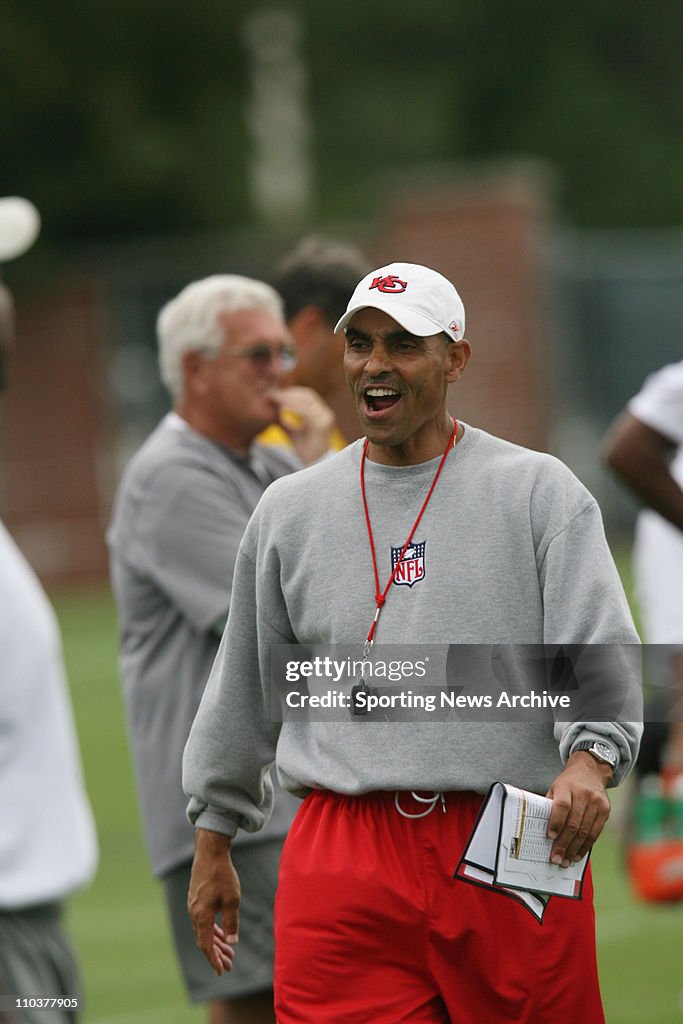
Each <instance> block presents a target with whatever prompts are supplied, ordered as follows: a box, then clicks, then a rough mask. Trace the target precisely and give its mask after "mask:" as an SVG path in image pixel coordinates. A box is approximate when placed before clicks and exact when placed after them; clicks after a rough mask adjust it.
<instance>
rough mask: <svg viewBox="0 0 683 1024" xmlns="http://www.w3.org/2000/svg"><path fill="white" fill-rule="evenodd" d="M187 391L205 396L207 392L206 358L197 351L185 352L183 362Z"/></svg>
mask: <svg viewBox="0 0 683 1024" xmlns="http://www.w3.org/2000/svg"><path fill="white" fill-rule="evenodd" d="M181 366H182V370H183V380H184V381H185V391H186V392H187V393H189V394H199V395H201V394H204V391H205V390H206V385H205V380H206V375H205V368H206V356H205V355H204V353H202V352H198V351H197V350H196V349H192V350H190V351H189V352H184V353H183V357H182V360H181Z"/></svg>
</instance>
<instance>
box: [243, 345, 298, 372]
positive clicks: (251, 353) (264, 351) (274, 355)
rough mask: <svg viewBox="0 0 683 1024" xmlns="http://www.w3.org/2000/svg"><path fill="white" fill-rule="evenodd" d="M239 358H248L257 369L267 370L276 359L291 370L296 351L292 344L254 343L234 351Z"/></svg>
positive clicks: (294, 361) (286, 368)
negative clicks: (271, 345)
mask: <svg viewBox="0 0 683 1024" xmlns="http://www.w3.org/2000/svg"><path fill="white" fill-rule="evenodd" d="M232 354H233V355H234V356H237V358H238V359H248V360H249V362H250V363H251V364H252V366H254V367H256V369H257V370H266V369H268V367H269V366H270V364H271V362H272V361H273V360H274V359H277V360H279V361H280V364H281V365H282V368H283V370H291V368H292V367H293V366H294V364H295V363H296V352H295V351H294V349H293V348H292V346H291V345H276V346H275V347H274V348H271V347H270V345H252V346H251V347H250V348H243V349H238V350H237V351H236V352H233V353H232Z"/></svg>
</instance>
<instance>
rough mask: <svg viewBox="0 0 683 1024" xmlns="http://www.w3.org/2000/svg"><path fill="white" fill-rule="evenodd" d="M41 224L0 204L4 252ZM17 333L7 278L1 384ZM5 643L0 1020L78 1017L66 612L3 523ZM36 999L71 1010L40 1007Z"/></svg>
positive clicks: (77, 789) (73, 756) (79, 834)
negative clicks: (69, 910) (71, 903)
mask: <svg viewBox="0 0 683 1024" xmlns="http://www.w3.org/2000/svg"><path fill="white" fill-rule="evenodd" d="M38 223H39V222H38V217H37V213H36V211H35V209H34V207H33V206H32V205H31V204H29V203H28V202H27V201H26V200H19V199H16V198H14V197H12V198H11V199H3V200H0V258H2V259H3V260H7V259H11V258H13V257H14V256H19V255H21V253H22V252H23V251H25V249H26V248H28V246H30V245H31V244H32V241H33V239H34V238H35V235H36V234H37V228H38ZM12 333H13V316H12V299H11V295H10V293H9V290H8V289H7V288H6V287H5V286H4V285H2V283H1V282H0V382H1V381H3V380H4V377H5V374H4V372H3V370H4V363H3V356H4V355H5V354H6V353H7V351H8V349H9V346H10V343H11V340H12ZM0 651H2V658H1V659H0V806H2V808H3V825H2V829H0V995H1V996H2V1001H1V1002H0V1019H3V1021H11V1022H12V1024H14V1022H15V1021H16V1022H19V1021H21V1022H22V1024H23V1022H29V1024H66V1022H67V1021H68V1022H70V1024H72V1022H73V1021H75V1020H77V1019H78V1011H77V1004H78V1003H81V996H80V977H79V974H80V972H79V967H78V962H77V958H76V955H75V952H74V950H73V947H72V945H71V941H70V938H69V935H68V933H67V931H66V929H65V928H64V925H63V923H62V909H63V903H64V900H65V899H66V897H67V896H69V895H70V894H71V893H73V892H74V891H75V890H76V889H78V888H80V887H81V886H83V885H85V884H86V883H87V882H88V881H90V879H91V878H92V877H93V875H94V872H95V868H96V864H97V842H96V837H95V826H94V822H93V817H92V813H91V809H90V805H89V803H88V798H87V795H86V791H85V786H84V782H83V777H82V773H81V762H80V755H79V750H78V741H77V738H76V731H75V727H74V721H73V713H72V709H71V704H70V699H69V692H68V687H67V683H66V677H65V672H64V664H63V659H62V651H61V640H60V636H59V629H58V626H57V620H56V617H55V614H54V611H53V610H52V607H51V605H50V603H49V601H48V599H47V597H46V596H45V593H44V591H43V589H42V587H41V585H40V583H39V582H38V579H37V578H36V576H35V574H34V573H33V571H32V569H31V567H30V566H29V564H28V562H27V561H26V559H25V558H24V556H23V555H22V554H21V552H20V551H19V548H18V547H17V545H16V544H15V543H14V541H13V540H12V538H11V537H10V535H9V533H8V532H7V530H6V529H5V527H4V526H3V525H2V523H0ZM35 997H48V998H50V999H55V1000H61V1001H62V1006H54V1007H47V1008H46V1007H40V1008H38V1007H36V1006H35ZM31 1003H33V1004H34V1005H31ZM3 1012H4V1017H1V1014H2V1013H3Z"/></svg>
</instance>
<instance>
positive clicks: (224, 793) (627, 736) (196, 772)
mask: <svg viewBox="0 0 683 1024" xmlns="http://www.w3.org/2000/svg"><path fill="white" fill-rule="evenodd" d="M361 452H362V442H356V443H355V444H353V445H350V446H349V447H348V448H347V449H345V450H344V451H343V452H340V453H339V454H338V455H337V456H335V457H334V458H332V459H330V460H328V461H326V462H323V463H321V464H318V465H316V466H313V467H311V468H309V469H307V470H304V471H302V472H301V473H297V474H295V475H293V476H290V477H286V478H284V479H282V480H279V481H276V482H275V483H274V484H272V485H271V487H270V488H269V489H268V491H267V492H266V493H265V495H264V496H263V498H262V499H261V501H260V503H259V505H258V507H257V509H256V511H255V513H254V515H253V517H252V519H251V521H250V523H249V526H248V527H247V530H246V532H245V535H244V538H243V541H242V544H241V547H240V552H239V555H238V560H237V565H236V569H235V579H234V585H233V598H232V604H231V609H230V617H229V621H228V625H227V628H226V632H225V634H224V636H223V639H222V642H221V646H220V649H219V652H218V655H217V658H216V662H215V664H214V666H213V669H212V672H211V676H210V679H209V682H208V685H207V687H206V690H205V693H204V697H203V699H202V702H201V706H200V708H199V711H198V714H197V717H196V719H195V722H194V725H193V727H192V730H191V733H190V737H189V740H188V743H187V746H186V748H185V755H184V762H183V785H184V789H185V791H186V793H187V794H188V795H189V796H190V797H191V800H190V805H189V808H188V814H189V817H190V820H191V821H193V822H194V823H195V824H196V825H197V826H198V827H201V828H206V829H210V830H213V831H217V832H221V833H224V834H226V835H234V834H235V832H236V830H237V829H238V828H243V829H246V830H247V831H253V830H257V829H259V828H261V827H262V826H263V824H264V822H265V821H266V820H267V818H268V815H269V813H270V807H271V799H272V794H271V791H270V783H269V781H268V779H267V777H266V775H265V772H264V769H265V767H266V766H267V765H269V764H271V763H272V762H273V761H274V760H275V762H276V764H277V770H278V775H279V778H280V780H281V782H282V784H283V786H284V787H285V789H288V790H290V791H291V792H294V793H298V794H305V793H306V792H307V791H308V790H310V789H311V788H324V789H330V790H333V791H336V792H340V793H347V794H358V793H363V792H369V791H372V790H396V789H404V790H406V789H407V790H410V789H413V790H430V791H432V790H433V791H447V790H459V789H463V790H475V791H477V792H485V791H486V790H487V789H488V787H489V785H490V784H491V783H492V782H493V781H495V780H498V779H499V780H502V781H504V782H510V783H512V784H514V785H517V786H521V787H523V788H526V789H530V790H533V791H535V792H541V793H544V792H545V791H546V790H547V789H548V787H549V786H550V785H551V783H552V781H553V779H554V778H555V777H556V776H557V775H558V774H559V772H560V771H561V770H562V766H563V763H564V761H566V758H567V757H568V756H569V754H570V753H571V751H572V748H573V747H574V745H575V744H576V743H578V742H580V741H582V740H586V739H594V738H603V739H607V740H608V741H609V742H610V743H611V744H612V746H613V747H614V748H615V749H616V750H617V751H618V755H619V765H618V768H617V772H616V774H615V782H616V781H619V779H620V778H621V777H623V775H624V774H625V772H626V771H627V770H628V768H629V766H630V765H631V763H632V761H633V759H634V757H635V755H636V752H637V746H638V740H639V736H640V726H639V725H638V724H636V723H635V722H630V723H629V722H626V723H624V722H619V723H617V722H605V721H571V722H561V721H553V720H550V721H547V720H524V721H517V722H514V723H513V722H510V721H505V722H503V721H500V720H499V721H494V720H487V719H485V718H483V719H482V720H481V721H479V722H477V723H476V725H473V724H472V723H471V722H461V721H454V720H447V721H434V720H432V721H424V720H420V721H409V722H395V721H394V722H387V721H370V720H365V719H363V718H354V717H352V716H351V715H350V714H349V715H348V716H341V718H340V716H336V717H335V719H334V720H331V721H330V720H316V719H315V716H310V717H309V719H307V720H299V719H296V717H295V718H294V720H289V719H286V720H285V721H284V723H282V722H279V721H277V720H274V718H275V716H273V714H272V710H271V708H272V705H271V679H270V670H269V665H270V654H271V647H272V645H275V644H306V645H330V644H353V645H354V647H355V649H357V651H358V657H359V658H360V657H361V656H362V648H363V643H364V640H365V637H366V636H367V633H368V629H369V626H370V623H371V622H372V619H373V616H374V613H375V600H374V594H375V583H374V575H373V569H372V560H371V554H370V546H369V542H368V535H367V529H366V523H365V518H364V513H363V504H362V499H361V492H360V484H359V469H360V459H361ZM437 465H438V460H433V461H430V462H428V463H422V464H419V465H415V466H407V467H393V466H384V465H379V464H377V463H372V462H370V461H366V464H365V481H366V492H367V500H368V506H369V512H370V518H371V522H372V530H373V534H374V542H375V549H376V552H377V563H378V575H379V579H380V585H381V587H382V588H383V587H384V585H385V583H386V582H387V580H388V579H389V577H390V575H391V571H392V568H393V566H392V554H391V552H392V548H394V549H395V548H398V549H399V550H400V548H401V547H402V546H403V544H404V542H405V541H406V539H407V537H408V534H409V531H410V528H411V526H412V525H413V522H414V520H415V517H416V515H417V513H418V511H419V509H420V507H421V505H422V502H423V501H424V498H425V496H426V493H427V490H428V488H429V485H430V484H431V481H432V479H433V477H434V473H435V471H436V468H437ZM418 545H424V547H421V546H420V547H418ZM414 546H415V548H416V555H417V556H418V561H417V562H416V564H417V565H418V569H417V570H416V573H415V576H416V580H415V582H414V585H412V586H408V585H396V584H394V585H392V586H391V587H390V588H389V592H388V595H387V598H386V602H385V604H384V606H383V609H382V613H381V618H380V622H379V627H378V632H377V637H376V640H377V643H376V645H375V651H377V650H380V649H381V645H383V644H398V643H406V642H411V643H415V644H420V645H470V644H496V645H497V644H513V645H514V644H568V645H573V644H577V645H584V644H586V645H587V644H601V645H633V644H638V642H639V641H638V637H637V634H636V632H635V629H634V626H633V623H632V620H631V616H630V613H629V610H628V606H627V602H626V599H625V596H624V593H623V590H622V587H621V584H620V581H619V577H618V575H617V572H616V568H615V566H614V563H613V561H612V557H611V555H610V552H609V549H608V546H607V542H606V540H605V536H604V531H603V527H602V521H601V517H600V512H599V509H598V507H597V504H596V502H595V500H594V498H593V497H592V496H591V495H590V494H589V492H588V491H587V490H586V489H585V488H584V487H583V485H582V484H581V483H580V482H579V481H578V480H577V479H576V477H575V476H574V475H573V474H572V473H571V472H570V471H569V470H568V469H567V467H566V466H564V465H563V464H562V463H561V462H559V461H558V460H557V459H555V458H553V457H552V456H550V455H546V454H541V453H538V452H532V451H528V450H526V449H523V448H520V447H518V446H516V445H513V444H510V443H508V442H506V441H503V440H500V439H498V438H495V437H492V436H491V435H489V434H486V433H485V432H484V431H481V430H478V429H476V428H474V427H469V426H466V428H465V434H464V437H463V439H462V440H461V441H460V443H459V444H458V445H457V447H456V448H455V449H454V450H452V451H451V453H450V454H449V456H448V459H447V461H446V463H445V465H444V468H443V471H442V474H441V476H440V478H439V480H438V483H437V485H436V489H435V490H434V493H433V495H432V498H431V500H430V502H429V504H428V506H427V508H426V511H425V513H424V516H423V518H422V520H421V522H420V525H419V528H418V530H417V532H416V534H415V537H414ZM404 583H405V581H404ZM451 650H453V648H451ZM632 666H633V659H631V661H627V662H626V663H625V665H624V667H623V676H622V678H621V679H619V680H617V681H616V683H615V681H614V680H612V681H611V684H612V685H617V686H619V687H622V688H623V691H624V697H625V699H626V700H627V701H630V702H631V706H632V707H638V706H639V699H640V698H639V693H640V680H639V676H638V673H637V672H636V671H634V670H633V667H632ZM621 674H622V673H620V675H621ZM634 717H636V716H634Z"/></svg>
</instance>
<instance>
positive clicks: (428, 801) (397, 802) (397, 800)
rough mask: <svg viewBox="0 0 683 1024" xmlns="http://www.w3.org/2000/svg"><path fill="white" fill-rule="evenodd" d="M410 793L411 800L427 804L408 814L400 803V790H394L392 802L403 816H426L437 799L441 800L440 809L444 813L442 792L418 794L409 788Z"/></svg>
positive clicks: (434, 805) (444, 799)
mask: <svg viewBox="0 0 683 1024" xmlns="http://www.w3.org/2000/svg"><path fill="white" fill-rule="evenodd" d="M410 795H411V796H412V798H413V800H417V802H418V803H419V804H428V805H429V806H428V807H427V808H426V810H424V811H419V812H418V813H417V814H410V813H409V812H408V811H404V810H403V808H402V807H401V804H400V796H401V790H398V789H397V790H396V792H395V793H394V804H395V805H396V810H397V811H398V813H399V814H401V815H403V817H404V818H426V817H427V815H428V814H431V813H432V811H433V810H434V808H435V807H436V805H437V804H438V802H439V800H440V801H441V810H442V811H443V812H444V814H445V813H446V798H445V796H444V795H443V793H435V794H434V796H420V795H419V793H416V792H415V791H414V790H412V789H411V791H410Z"/></svg>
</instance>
